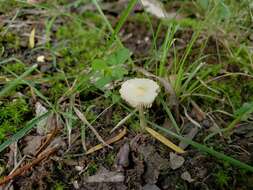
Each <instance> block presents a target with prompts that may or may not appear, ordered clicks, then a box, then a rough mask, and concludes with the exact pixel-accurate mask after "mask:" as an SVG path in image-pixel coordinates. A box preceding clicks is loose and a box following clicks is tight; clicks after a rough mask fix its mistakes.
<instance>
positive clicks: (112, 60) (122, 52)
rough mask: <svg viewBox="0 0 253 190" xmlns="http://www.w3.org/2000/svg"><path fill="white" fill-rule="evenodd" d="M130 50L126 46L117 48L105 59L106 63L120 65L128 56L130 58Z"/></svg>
mask: <svg viewBox="0 0 253 190" xmlns="http://www.w3.org/2000/svg"><path fill="white" fill-rule="evenodd" d="M130 55H131V53H130V51H129V50H128V49H127V48H121V49H118V50H117V51H116V52H114V53H113V54H112V55H110V56H109V57H108V59H107V60H106V62H107V64H108V65H121V64H124V63H125V62H126V61H127V59H128V58H130Z"/></svg>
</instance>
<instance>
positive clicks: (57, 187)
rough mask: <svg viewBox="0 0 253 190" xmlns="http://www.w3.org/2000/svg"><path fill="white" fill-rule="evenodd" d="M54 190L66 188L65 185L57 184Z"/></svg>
mask: <svg viewBox="0 0 253 190" xmlns="http://www.w3.org/2000/svg"><path fill="white" fill-rule="evenodd" d="M53 189H55V190H63V189H65V187H64V184H63V183H62V182H56V183H55V185H54V188H53Z"/></svg>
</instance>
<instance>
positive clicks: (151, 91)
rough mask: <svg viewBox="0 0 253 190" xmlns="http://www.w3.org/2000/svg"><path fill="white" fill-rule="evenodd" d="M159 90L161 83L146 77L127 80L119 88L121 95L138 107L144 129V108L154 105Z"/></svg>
mask: <svg viewBox="0 0 253 190" xmlns="http://www.w3.org/2000/svg"><path fill="white" fill-rule="evenodd" d="M159 91H160V88H159V85H158V84H157V83H156V82H155V81H153V80H150V79H146V78H133V79H130V80H127V81H125V82H124V83H123V84H122V86H121V88H120V90H119V92H120V95H121V97H122V98H123V99H124V100H125V101H126V102H128V103H129V104H130V105H131V106H132V107H134V108H136V109H138V111H139V115H140V126H141V128H142V129H144V128H145V126H146V123H145V117H144V111H143V109H144V108H150V107H151V106H152V103H153V102H154V100H155V98H156V96H157V95H158V93H159Z"/></svg>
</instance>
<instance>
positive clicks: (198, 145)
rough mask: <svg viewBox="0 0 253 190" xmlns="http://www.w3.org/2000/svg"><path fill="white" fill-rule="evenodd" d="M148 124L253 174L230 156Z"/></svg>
mask: <svg viewBox="0 0 253 190" xmlns="http://www.w3.org/2000/svg"><path fill="white" fill-rule="evenodd" d="M148 123H149V124H151V125H152V126H153V127H155V128H157V129H159V130H161V131H163V132H165V133H167V134H169V135H171V136H173V137H175V138H177V139H179V140H181V141H183V142H185V143H188V144H190V145H191V146H193V147H194V148H196V149H198V150H200V151H201V152H206V153H208V154H210V155H212V156H214V157H216V158H218V159H221V160H224V161H226V162H228V163H230V164H231V165H234V166H236V167H238V168H241V169H245V170H247V171H250V172H253V166H250V165H248V164H245V163H243V162H241V161H239V160H236V159H234V158H232V157H230V156H227V155H225V154H223V153H220V152H218V151H216V150H214V149H212V148H209V147H207V146H205V145H202V144H200V143H197V142H195V141H192V140H190V139H188V138H185V137H182V136H179V135H177V134H176V133H173V132H171V131H170V130H168V129H165V128H163V127H160V126H159V125H157V124H155V123H153V122H150V121H148Z"/></svg>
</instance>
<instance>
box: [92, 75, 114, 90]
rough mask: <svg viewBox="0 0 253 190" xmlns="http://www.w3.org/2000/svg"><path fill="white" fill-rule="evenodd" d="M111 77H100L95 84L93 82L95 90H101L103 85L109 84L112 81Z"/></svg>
mask: <svg viewBox="0 0 253 190" xmlns="http://www.w3.org/2000/svg"><path fill="white" fill-rule="evenodd" d="M112 80H113V79H112V77H110V76H106V77H102V78H100V79H98V80H97V81H96V82H95V86H96V87H97V88H100V89H101V88H103V87H104V86H105V85H107V84H109V83H110V82H111V81H112Z"/></svg>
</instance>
